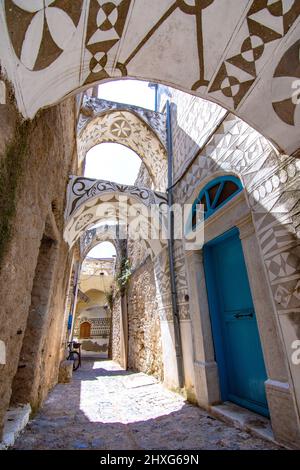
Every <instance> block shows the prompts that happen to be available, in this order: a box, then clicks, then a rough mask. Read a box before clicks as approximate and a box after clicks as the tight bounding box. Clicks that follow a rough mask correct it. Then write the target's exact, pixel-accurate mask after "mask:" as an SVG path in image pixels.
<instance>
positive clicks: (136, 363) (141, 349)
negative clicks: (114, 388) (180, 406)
mask: <svg viewBox="0 0 300 470" xmlns="http://www.w3.org/2000/svg"><path fill="white" fill-rule="evenodd" d="M128 332H129V341H128V367H129V368H130V369H134V370H138V371H141V372H145V373H147V374H153V375H155V376H156V377H157V378H159V379H163V363H162V348H161V332H160V319H159V315H158V309H157V302H156V288H155V279H154V270H153V263H152V261H151V259H150V258H147V260H146V262H145V263H144V264H143V265H141V266H140V267H139V268H138V269H137V270H136V271H135V272H134V273H133V275H132V277H131V279H130V286H129V290H128Z"/></svg>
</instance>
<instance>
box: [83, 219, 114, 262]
mask: <svg viewBox="0 0 300 470" xmlns="http://www.w3.org/2000/svg"><path fill="white" fill-rule="evenodd" d="M102 242H110V243H112V244H113V246H114V247H115V250H116V257H117V258H118V257H119V256H120V252H121V247H120V243H119V239H118V225H108V224H105V225H102V226H100V227H97V228H91V229H90V230H87V231H86V232H85V233H84V234H83V235H82V236H81V237H80V257H81V259H82V260H83V259H85V258H86V256H87V255H88V253H89V252H90V251H91V250H92V249H93V248H94V247H95V246H97V245H99V244H100V243H102Z"/></svg>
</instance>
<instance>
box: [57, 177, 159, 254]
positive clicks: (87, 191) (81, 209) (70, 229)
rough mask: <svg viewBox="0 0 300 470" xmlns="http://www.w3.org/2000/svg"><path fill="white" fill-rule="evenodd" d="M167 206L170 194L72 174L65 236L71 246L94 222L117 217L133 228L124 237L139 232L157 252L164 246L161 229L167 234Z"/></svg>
mask: <svg viewBox="0 0 300 470" xmlns="http://www.w3.org/2000/svg"><path fill="white" fill-rule="evenodd" d="M166 205H167V196H166V194H163V193H159V192H157V191H152V190H150V189H148V188H139V187H136V186H128V185H122V184H117V183H113V182H110V181H104V180H93V179H90V178H84V177H78V176H71V177H70V181H69V184H68V188H67V206H66V212H65V229H64V239H65V241H66V242H67V243H68V244H69V246H70V247H71V246H73V245H74V243H75V242H76V240H78V238H79V237H80V236H82V235H83V234H84V233H85V232H86V231H87V230H88V229H90V228H91V227H92V226H93V225H95V224H97V223H100V222H103V223H108V221H112V220H113V221H116V222H118V223H119V224H120V225H121V226H122V227H129V231H128V232H127V233H126V232H125V234H124V233H123V236H125V237H127V236H128V237H132V236H137V235H138V233H139V234H140V236H141V237H142V238H143V239H146V240H147V241H149V245H150V246H151V249H152V251H153V253H155V254H157V253H159V251H160V249H161V241H160V238H161V232H162V231H163V234H166V233H167V221H166ZM150 235H151V236H150ZM150 238H153V240H152V239H151V240H150Z"/></svg>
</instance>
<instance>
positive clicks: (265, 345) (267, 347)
mask: <svg viewBox="0 0 300 470" xmlns="http://www.w3.org/2000/svg"><path fill="white" fill-rule="evenodd" d="M213 176H214V175H211V178H213ZM206 182H207V181H206ZM198 191H199V188H198ZM192 198H193V196H191V199H190V200H188V201H186V203H187V204H188V203H190V204H192ZM204 227H205V231H204V242H203V243H207V242H209V241H211V240H213V239H215V238H217V237H218V236H220V235H222V234H223V233H225V232H227V231H228V230H230V229H232V228H233V227H237V228H238V230H239V236H240V239H241V243H242V250H243V254H244V260H245V265H246V270H247V274H248V279H249V285H250V291H251V295H252V299H253V304H254V309H255V312H256V320H257V326H258V333H259V338H260V342H261V347H262V352H263V357H264V362H265V367H266V372H267V380H266V382H265V387H266V395H267V402H268V407H269V411H270V418H271V422H272V427H273V429H274V432H275V435H276V434H280V432H281V427H282V420H283V419H284V421H286V419H285V418H284V416H283V413H282V411H281V410H284V409H285V410H287V409H289V410H292V409H293V406H294V405H293V394H292V390H291V387H290V385H289V379H288V377H289V375H288V370H287V364H286V352H285V348H284V345H283V342H282V338H281V335H280V329H279V327H278V319H277V317H276V308H275V305H274V303H273V297H272V292H271V287H270V284H269V282H268V275H267V272H266V268H265V265H264V262H263V256H262V253H261V247H260V245H259V242H258V239H257V235H256V233H255V226H254V223H253V220H252V212H251V210H250V207H249V204H248V201H247V195H246V193H245V191H241V192H240V193H238V194H237V195H236V196H234V197H233V198H232V199H231V200H230V201H229V202H228V203H227V204H225V205H224V206H223V207H222V208H220V209H219V210H218V211H216V212H215V213H214V214H212V215H211V216H210V217H209V218H208V219H206V220H205V221H204ZM202 228H203V227H201V226H199V227H197V230H201V229H202ZM196 238H197V237H196ZM198 239H199V240H202V237H201V235H199V238H198ZM185 264H186V273H187V280H188V293H189V299H190V300H189V310H190V315H191V321H192V331H193V352H194V358H193V361H194V374H195V391H196V397H197V401H198V404H199V405H200V406H202V407H204V408H206V409H210V407H211V406H213V405H216V404H220V403H222V398H221V389H220V377H219V373H220V370H221V367H220V368H219V367H218V364H217V361H216V358H215V349H214V342H213V337H212V327H211V316H210V311H209V306H208V298H207V290H206V280H205V273H204V265H203V251H202V246H200V245H199V247H198V249H193V250H191V249H187V248H186V249H185ZM220 366H221V364H220ZM289 413H292V411H291V412H289ZM285 414H286V412H285ZM289 426H291V424H289Z"/></svg>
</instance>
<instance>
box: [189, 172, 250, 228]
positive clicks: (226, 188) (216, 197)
mask: <svg viewBox="0 0 300 470" xmlns="http://www.w3.org/2000/svg"><path fill="white" fill-rule="evenodd" d="M242 189H243V186H242V183H241V181H240V180H239V179H238V178H237V177H236V176H221V177H220V178H217V179H215V180H213V181H210V182H209V183H208V184H207V185H206V186H205V188H203V189H202V190H201V192H200V194H199V196H198V197H197V199H196V200H195V201H194V204H193V209H192V225H193V227H195V225H196V223H197V220H196V219H197V210H196V207H197V204H202V205H203V206H204V207H203V209H204V219H207V218H208V217H209V216H210V215H212V214H213V213H214V212H215V211H216V210H217V209H219V208H220V207H222V206H223V205H224V204H226V202H228V201H229V200H230V199H231V198H232V197H233V196H235V195H236V194H237V193H239V192H240V191H241V190H242Z"/></svg>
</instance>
